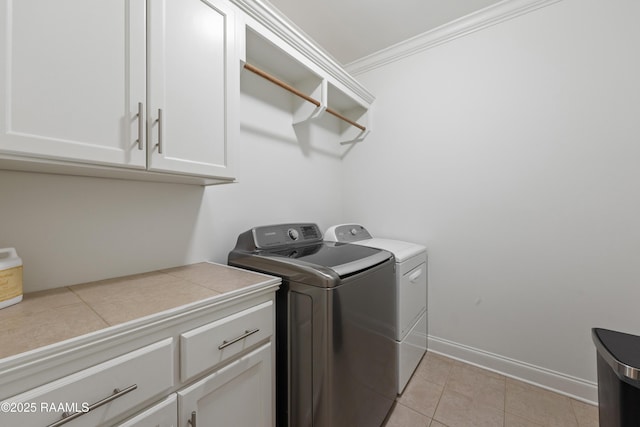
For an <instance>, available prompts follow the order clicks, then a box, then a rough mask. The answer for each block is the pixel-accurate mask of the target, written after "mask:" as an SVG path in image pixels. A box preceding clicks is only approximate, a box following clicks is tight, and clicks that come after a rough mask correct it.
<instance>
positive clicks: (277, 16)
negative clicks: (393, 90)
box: [231, 0, 375, 104]
mask: <svg viewBox="0 0 640 427" xmlns="http://www.w3.org/2000/svg"><path fill="white" fill-rule="evenodd" d="M231 2H232V3H234V4H235V5H236V6H237V7H239V8H240V9H241V10H242V11H243V12H244V13H246V14H247V15H249V16H250V17H251V18H253V19H254V20H255V21H257V22H259V23H260V24H262V25H263V26H264V27H266V28H267V29H269V30H270V31H272V32H273V33H274V34H275V35H277V36H278V37H280V38H281V39H283V40H284V41H285V42H286V43H288V44H289V45H291V46H293V47H294V48H295V49H296V50H297V51H298V52H299V53H300V54H302V55H303V56H304V57H306V58H307V59H309V60H310V61H312V62H313V63H314V64H316V65H317V66H318V67H320V68H321V69H322V70H323V71H325V72H326V73H327V75H329V76H330V77H331V78H332V79H333V80H334V81H335V82H338V83H340V84H341V85H343V86H344V87H345V88H347V89H348V90H350V91H351V92H353V93H354V94H356V95H357V96H359V97H360V98H361V99H362V100H363V101H364V102H366V103H368V104H371V103H373V101H374V100H375V97H374V96H373V94H371V92H369V91H368V90H367V89H365V87H364V86H362V85H361V84H360V83H358V81H356V80H355V79H354V78H353V76H351V75H350V74H349V73H348V72H347V71H346V70H345V68H344V67H343V66H342V65H341V64H340V63H338V61H336V60H335V59H334V58H333V57H332V56H331V55H329V53H327V52H326V51H325V50H324V49H322V48H321V47H320V46H319V45H317V44H316V43H315V42H314V41H313V40H312V39H311V38H310V37H309V36H308V35H306V34H305V33H304V32H303V31H302V30H301V29H300V28H298V27H297V26H296V25H295V24H294V23H293V22H292V21H290V20H289V19H288V18H287V17H286V16H284V15H283V14H282V13H280V12H279V11H278V9H276V8H275V7H274V6H273V5H272V4H271V3H269V2H268V1H266V0H231Z"/></svg>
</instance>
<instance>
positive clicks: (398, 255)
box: [324, 224, 428, 394]
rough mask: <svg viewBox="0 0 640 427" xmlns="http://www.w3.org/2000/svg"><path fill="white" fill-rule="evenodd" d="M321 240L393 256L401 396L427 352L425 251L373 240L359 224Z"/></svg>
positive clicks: (335, 230)
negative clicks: (365, 248)
mask: <svg viewBox="0 0 640 427" xmlns="http://www.w3.org/2000/svg"><path fill="white" fill-rule="evenodd" d="M324 239H325V241H333V242H343V243H352V244H357V245H362V246H367V247H372V248H378V249H383V250H386V251H388V252H391V253H392V254H393V255H394V256H395V260H396V273H395V281H396V292H397V297H396V298H395V301H396V304H397V307H396V315H397V318H396V326H397V327H396V332H397V334H396V337H395V341H396V349H397V350H396V351H397V354H398V358H397V360H398V365H397V377H398V390H397V392H398V394H401V393H402V391H403V390H404V388H405V387H406V385H407V383H408V382H409V379H410V378H411V375H413V372H414V371H415V369H416V368H417V366H418V364H419V363H420V360H421V359H422V356H423V355H424V353H425V352H426V350H427V326H428V325H427V249H426V247H424V246H422V245H419V244H416V243H411V242H405V241H400V240H392V239H382V238H374V237H372V236H371V234H370V233H369V231H367V229H366V228H364V227H363V226H362V225H359V224H340V225H334V226H332V227H329V229H328V230H327V231H326V232H325V235H324Z"/></svg>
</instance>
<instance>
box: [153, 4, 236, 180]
mask: <svg viewBox="0 0 640 427" xmlns="http://www.w3.org/2000/svg"><path fill="white" fill-rule="evenodd" d="M148 45H149V82H148V83H149V86H148V87H149V109H148V123H149V138H148V141H149V145H148V150H149V154H148V159H149V169H150V170H154V171H162V172H179V173H194V174H197V175H206V176H231V164H230V162H231V160H232V156H231V155H230V151H231V148H232V147H231V144H230V141H233V140H235V139H237V133H238V123H239V119H238V117H237V114H238V106H237V103H238V98H239V71H238V70H239V60H238V58H237V56H235V53H236V50H235V17H234V11H233V9H232V7H231V5H230V3H228V2H227V1H224V0H206V1H203V0H155V1H154V0H152V1H149V44H148Z"/></svg>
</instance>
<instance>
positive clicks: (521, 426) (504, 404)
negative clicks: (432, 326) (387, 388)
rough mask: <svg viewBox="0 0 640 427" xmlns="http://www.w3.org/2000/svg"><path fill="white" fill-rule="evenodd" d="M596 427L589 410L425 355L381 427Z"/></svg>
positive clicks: (536, 389)
mask: <svg viewBox="0 0 640 427" xmlns="http://www.w3.org/2000/svg"><path fill="white" fill-rule="evenodd" d="M485 426H486V427H494V426H496V427H539V426H557V427H597V426H598V409H597V407H595V406H593V405H589V404H586V403H583V402H580V401H578V400H575V399H571V398H569V397H566V396H563V395H560V394H557V393H553V392H551V391H548V390H544V389H542V388H539V387H535V386H532V385H529V384H526V383H523V382H521V381H516V380H513V379H510V378H507V377H505V376H503V375H499V374H496V373H493V372H490V371H487V370H484V369H480V368H477V367H475V366H471V365H467V364H465V363H461V362H458V361H455V360H452V359H449V358H446V357H443V356H439V355H436V354H433V353H427V354H426V355H425V356H424V358H423V359H422V362H421V363H420V365H419V366H418V368H417V369H416V371H415V372H414V374H413V377H412V378H411V380H410V381H409V384H408V385H407V387H406V388H405V390H404V392H403V393H402V395H401V396H399V397H398V398H397V399H396V403H395V407H394V408H393V409H392V412H391V413H390V415H389V417H388V418H387V421H386V423H385V425H384V427H485Z"/></svg>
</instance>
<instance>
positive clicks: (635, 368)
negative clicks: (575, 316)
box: [591, 328, 640, 380]
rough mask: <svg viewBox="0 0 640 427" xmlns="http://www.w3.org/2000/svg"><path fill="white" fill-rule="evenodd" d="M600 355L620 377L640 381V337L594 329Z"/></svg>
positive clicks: (593, 335)
mask: <svg viewBox="0 0 640 427" xmlns="http://www.w3.org/2000/svg"><path fill="white" fill-rule="evenodd" d="M591 331H592V333H591V335H592V338H593V342H594V344H595V345H596V349H597V350H598V353H599V354H600V355H601V356H602V357H603V358H604V360H606V361H607V363H608V364H609V366H611V369H613V370H614V371H615V372H616V373H617V374H618V376H624V377H627V378H629V379H632V380H640V337H639V336H636V335H631V334H625V333H623V332H617V331H611V330H609V329H601V328H593V329H592V330H591Z"/></svg>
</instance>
